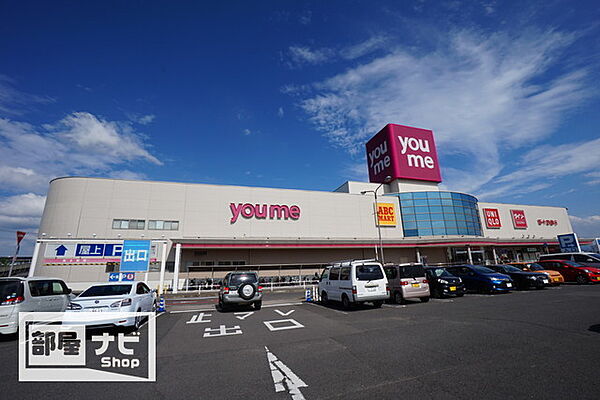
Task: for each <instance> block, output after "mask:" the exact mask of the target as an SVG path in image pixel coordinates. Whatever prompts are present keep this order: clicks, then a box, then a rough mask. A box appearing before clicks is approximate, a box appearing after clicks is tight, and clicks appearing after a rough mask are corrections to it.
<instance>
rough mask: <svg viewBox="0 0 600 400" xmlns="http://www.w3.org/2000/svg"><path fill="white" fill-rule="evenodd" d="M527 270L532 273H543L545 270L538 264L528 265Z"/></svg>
mask: <svg viewBox="0 0 600 400" xmlns="http://www.w3.org/2000/svg"><path fill="white" fill-rule="evenodd" d="M529 269H530V270H532V271H543V270H544V269H545V268H544V267H542V266H541V265H540V264H536V263H532V264H529Z"/></svg>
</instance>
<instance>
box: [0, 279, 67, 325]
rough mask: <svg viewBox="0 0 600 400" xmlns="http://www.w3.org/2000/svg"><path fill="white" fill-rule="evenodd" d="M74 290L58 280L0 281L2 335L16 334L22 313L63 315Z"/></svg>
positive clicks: (0, 323)
mask: <svg viewBox="0 0 600 400" xmlns="http://www.w3.org/2000/svg"><path fill="white" fill-rule="evenodd" d="M70 293H71V289H69V288H68V287H67V285H66V284H65V282H64V281H62V280H60V279H56V278H42V277H32V278H18V277H11V278H0V333H1V334H11V333H15V332H17V330H18V327H19V312H30V311H36V312H62V311H65V310H66V308H67V305H68V304H69V295H70Z"/></svg>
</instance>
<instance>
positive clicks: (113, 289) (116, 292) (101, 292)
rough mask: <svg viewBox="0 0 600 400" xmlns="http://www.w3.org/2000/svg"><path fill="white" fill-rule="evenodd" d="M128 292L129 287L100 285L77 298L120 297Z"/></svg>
mask: <svg viewBox="0 0 600 400" xmlns="http://www.w3.org/2000/svg"><path fill="white" fill-rule="evenodd" d="M130 291H131V285H100V286H92V287H90V288H88V289H86V290H85V291H84V292H83V293H81V294H80V295H79V297H96V296H122V295H124V294H129V292H130Z"/></svg>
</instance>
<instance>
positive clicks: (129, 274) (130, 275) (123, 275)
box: [108, 272, 135, 282]
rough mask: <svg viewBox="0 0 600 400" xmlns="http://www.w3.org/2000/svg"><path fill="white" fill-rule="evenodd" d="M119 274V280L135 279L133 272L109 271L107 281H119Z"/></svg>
mask: <svg viewBox="0 0 600 400" xmlns="http://www.w3.org/2000/svg"><path fill="white" fill-rule="evenodd" d="M119 275H121V281H135V272H123V273H121V272H111V273H110V274H108V281H109V282H119Z"/></svg>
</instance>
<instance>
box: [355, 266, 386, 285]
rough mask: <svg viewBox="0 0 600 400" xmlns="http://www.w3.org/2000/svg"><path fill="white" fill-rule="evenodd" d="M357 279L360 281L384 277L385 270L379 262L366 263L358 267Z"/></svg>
mask: <svg viewBox="0 0 600 400" xmlns="http://www.w3.org/2000/svg"><path fill="white" fill-rule="evenodd" d="M356 279H358V280H359V281H372V280H375V279H383V271H381V267H380V266H379V265H377V264H364V265H358V266H357V267H356Z"/></svg>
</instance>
